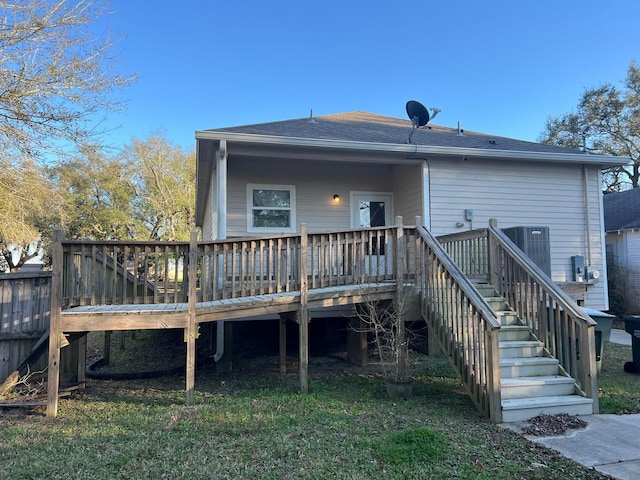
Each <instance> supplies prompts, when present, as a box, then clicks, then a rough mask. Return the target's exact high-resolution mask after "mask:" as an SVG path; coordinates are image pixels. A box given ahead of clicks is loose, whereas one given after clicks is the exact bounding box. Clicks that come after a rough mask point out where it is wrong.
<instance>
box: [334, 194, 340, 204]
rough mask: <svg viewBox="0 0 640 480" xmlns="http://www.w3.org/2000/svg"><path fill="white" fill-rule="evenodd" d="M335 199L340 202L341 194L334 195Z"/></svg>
mask: <svg viewBox="0 0 640 480" xmlns="http://www.w3.org/2000/svg"><path fill="white" fill-rule="evenodd" d="M333 201H334V202H336V203H340V195H338V194H336V195H334V196H333Z"/></svg>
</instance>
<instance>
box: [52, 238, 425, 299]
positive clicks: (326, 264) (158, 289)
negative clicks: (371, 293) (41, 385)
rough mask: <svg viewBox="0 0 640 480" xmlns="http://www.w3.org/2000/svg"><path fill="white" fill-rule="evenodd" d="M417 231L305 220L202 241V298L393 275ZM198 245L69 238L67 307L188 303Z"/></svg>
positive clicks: (199, 288)
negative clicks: (263, 232) (319, 226)
mask: <svg viewBox="0 0 640 480" xmlns="http://www.w3.org/2000/svg"><path fill="white" fill-rule="evenodd" d="M398 231H401V232H402V234H401V235H398V234H397V232H398ZM303 237H304V238H303ZM414 237H415V227H411V226H409V227H408V226H397V227H376V228H370V229H358V230H346V231H337V232H329V233H311V234H307V233H306V228H303V229H302V233H300V234H295V235H280V236H271V237H260V238H238V239H227V240H218V241H211V242H198V243H197V244H196V245H197V246H196V247H195V248H196V249H197V251H196V254H195V257H193V258H196V266H195V270H196V283H197V286H196V296H197V300H198V301H211V300H221V299H228V298H239V297H246V296H254V295H263V294H270V293H281V292H290V291H300V289H301V286H302V282H301V279H302V278H306V280H307V282H306V288H312V289H313V288H325V287H332V286H340V285H358V284H364V283H370V282H382V281H391V280H393V279H394V278H395V271H396V270H395V264H394V261H395V260H394V259H395V258H396V255H395V252H396V251H397V247H396V243H397V242H398V241H401V242H403V246H402V247H401V248H402V251H403V252H406V254H403V257H407V255H409V254H411V252H414V248H413V247H412V246H410V244H411V242H412V239H413V238H414ZM399 239H400V240H399ZM303 244H304V245H306V247H305V248H304V249H303V248H302V245H303ZM190 248H192V247H190V244H189V242H134V241H129V242H121V241H117V242H115V241H81V240H63V241H62V242H61V249H62V252H63V273H62V277H63V283H62V307H63V308H70V307H75V306H83V305H129V304H158V303H186V302H187V301H188V290H189V287H188V275H189V264H190V263H189V258H190ZM407 258H408V257H407ZM408 261H411V262H413V260H411V259H409V260H408ZM302 263H304V266H305V272H304V274H302V273H301V272H302V266H303V265H302ZM405 271H406V269H405Z"/></svg>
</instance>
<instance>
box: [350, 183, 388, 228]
mask: <svg viewBox="0 0 640 480" xmlns="http://www.w3.org/2000/svg"><path fill="white" fill-rule="evenodd" d="M391 213H392V210H391V195H390V194H382V193H364V192H362V193H361V192H354V193H352V194H351V227H352V228H369V227H384V226H386V225H391V218H392V217H391Z"/></svg>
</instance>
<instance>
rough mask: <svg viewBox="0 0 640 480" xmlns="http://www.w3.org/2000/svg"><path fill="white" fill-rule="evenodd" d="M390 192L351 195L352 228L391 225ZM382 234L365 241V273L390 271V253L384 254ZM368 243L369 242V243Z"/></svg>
mask: <svg viewBox="0 0 640 480" xmlns="http://www.w3.org/2000/svg"><path fill="white" fill-rule="evenodd" d="M391 200H392V198H391V195H390V194H380V193H365V192H362V193H361V192H358V193H352V195H351V225H352V227H353V228H370V227H384V226H390V225H391V219H392V205H391ZM385 240H386V239H385V237H384V235H382V236H380V237H377V238H372V239H371V242H367V247H366V249H367V255H366V257H365V271H366V273H367V274H374V275H384V274H386V273H391V272H390V269H391V268H392V265H391V255H386V253H387V252H386V251H385V250H386V247H385ZM369 243H370V244H369Z"/></svg>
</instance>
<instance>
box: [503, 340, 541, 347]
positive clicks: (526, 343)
mask: <svg viewBox="0 0 640 480" xmlns="http://www.w3.org/2000/svg"><path fill="white" fill-rule="evenodd" d="M498 346H499V347H530V346H536V347H543V346H544V343H542V342H541V341H540V340H500V341H499V342H498Z"/></svg>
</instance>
